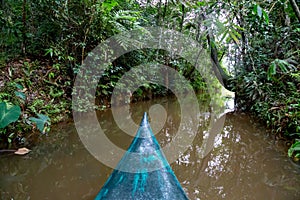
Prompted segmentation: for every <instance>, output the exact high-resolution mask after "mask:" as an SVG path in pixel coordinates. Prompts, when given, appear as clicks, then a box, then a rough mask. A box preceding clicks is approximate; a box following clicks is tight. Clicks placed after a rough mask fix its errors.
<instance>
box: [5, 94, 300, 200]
mask: <svg viewBox="0 0 300 200" xmlns="http://www.w3.org/2000/svg"><path fill="white" fill-rule="evenodd" d="M154 104H160V105H162V106H164V108H165V110H166V113H167V120H166V123H165V125H164V127H163V128H162V129H161V131H160V132H158V133H157V134H156V137H157V139H158V141H159V143H160V145H161V146H162V147H164V146H165V145H167V144H168V143H169V142H170V141H172V138H173V137H174V135H175V134H176V131H177V129H178V127H179V124H180V106H179V105H178V102H177V101H176V100H174V99H173V98H162V99H159V100H152V101H147V102H139V103H134V104H132V106H131V113H132V118H133V120H134V121H135V122H136V123H139V121H140V119H141V117H142V115H143V112H145V111H148V109H149V108H150V106H151V105H154ZM224 117H225V123H224V126H223V128H222V130H221V131H220V133H218V134H217V135H216V136H215V138H214V140H213V145H214V146H213V149H212V150H211V151H210V152H208V153H207V155H205V156H201V155H200V154H201V148H202V146H203V141H204V139H203V138H205V137H204V135H205V132H206V127H207V126H208V124H209V121H210V113H209V112H208V111H203V113H202V114H201V116H200V119H199V124H200V126H199V129H198V133H197V135H196V136H195V138H194V140H193V143H192V144H190V145H189V146H188V148H187V150H186V152H184V153H183V154H182V155H181V156H180V157H179V158H178V159H177V160H176V161H175V162H173V163H172V164H171V167H172V169H173V170H174V172H175V174H176V176H177V178H178V179H179V181H180V183H181V185H182V187H183V188H184V190H185V191H186V193H187V195H188V197H189V198H190V199H191V200H198V199H201V200H214V199H228V200H235V199H236V200H240V199H259V200H260V199H274V200H297V199H300V168H298V167H297V166H295V165H294V164H293V163H292V162H291V161H290V160H289V158H288V157H287V155H286V153H285V150H284V148H283V147H282V145H280V143H279V142H276V141H274V140H273V139H272V138H271V137H270V136H268V131H267V130H266V129H265V127H264V126H263V125H261V124H259V123H258V122H255V120H253V118H251V117H249V116H247V115H245V114H232V113H228V114H226V115H224ZM87 120H88V119H87ZM98 121H99V122H100V125H101V127H102V129H103V130H104V132H105V134H106V135H107V137H108V138H109V139H110V140H111V141H112V142H113V143H114V144H115V145H117V146H119V147H121V148H123V149H124V150H126V149H127V147H128V146H129V144H130V142H131V141H132V137H131V136H129V135H127V134H125V133H124V132H123V131H121V130H120V129H119V128H118V127H117V125H116V124H115V122H114V118H113V116H112V112H111V110H106V111H101V112H98ZM87 131H89V130H87ZM0 166H1V167H0V197H1V198H0V199H14V200H19V199H20V200H26V199H31V200H32V199H33V200H36V199H37V200H41V199H49V200H54V199H55V200H67V199H76V200H77V199H79V200H80V199H84V200H92V199H93V198H94V197H95V196H96V194H97V193H98V192H99V190H100V188H101V187H102V185H103V184H104V182H105V181H106V180H107V178H108V176H109V175H110V173H111V172H112V169H111V168H109V167H107V166H105V165H104V164H102V163H100V162H99V161H98V160H96V159H95V158H94V157H93V156H92V155H91V154H90V153H89V152H88V151H87V150H86V148H85V147H84V145H83V144H82V143H81V140H80V139H79V136H78V134H77V131H76V129H75V126H74V123H73V121H72V120H69V121H67V122H64V123H61V124H58V125H56V126H55V127H52V130H51V132H50V133H49V135H48V136H43V137H42V141H41V142H39V143H38V144H37V145H36V146H35V147H33V149H32V151H31V152H30V153H29V154H27V155H25V156H15V155H0Z"/></svg>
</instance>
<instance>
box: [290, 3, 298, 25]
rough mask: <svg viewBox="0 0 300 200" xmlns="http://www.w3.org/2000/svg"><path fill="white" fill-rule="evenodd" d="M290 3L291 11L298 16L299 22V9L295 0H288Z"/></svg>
mask: <svg viewBox="0 0 300 200" xmlns="http://www.w3.org/2000/svg"><path fill="white" fill-rule="evenodd" d="M290 3H291V5H292V8H293V11H294V12H295V14H296V16H297V18H298V21H299V22H300V10H299V7H298V5H297V3H296V1H295V0H290Z"/></svg>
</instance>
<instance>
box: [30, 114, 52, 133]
mask: <svg viewBox="0 0 300 200" xmlns="http://www.w3.org/2000/svg"><path fill="white" fill-rule="evenodd" d="M37 116H38V117H39V118H35V117H30V118H29V120H30V121H32V122H33V123H35V124H36V126H37V128H38V129H39V131H41V132H42V133H43V132H44V128H45V124H48V125H50V119H49V117H48V116H46V115H43V114H37Z"/></svg>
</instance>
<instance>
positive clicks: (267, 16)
mask: <svg viewBox="0 0 300 200" xmlns="http://www.w3.org/2000/svg"><path fill="white" fill-rule="evenodd" d="M262 12H263V16H264V18H265V21H266V23H267V24H269V21H270V20H269V15H268V13H267V12H266V11H265V10H263V11H262Z"/></svg>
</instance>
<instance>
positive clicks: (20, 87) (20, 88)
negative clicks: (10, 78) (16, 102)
mask: <svg viewBox="0 0 300 200" xmlns="http://www.w3.org/2000/svg"><path fill="white" fill-rule="evenodd" d="M16 87H17V88H18V89H19V90H23V89H24V88H23V86H22V85H20V84H19V83H16Z"/></svg>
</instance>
